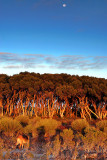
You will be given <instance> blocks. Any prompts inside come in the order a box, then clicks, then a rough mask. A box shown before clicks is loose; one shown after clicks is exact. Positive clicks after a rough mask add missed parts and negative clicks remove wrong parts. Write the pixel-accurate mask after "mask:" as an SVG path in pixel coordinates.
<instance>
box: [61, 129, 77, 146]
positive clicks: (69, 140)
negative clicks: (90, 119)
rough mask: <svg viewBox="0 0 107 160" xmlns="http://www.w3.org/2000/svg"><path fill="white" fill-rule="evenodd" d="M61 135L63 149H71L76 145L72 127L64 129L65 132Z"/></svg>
mask: <svg viewBox="0 0 107 160" xmlns="http://www.w3.org/2000/svg"><path fill="white" fill-rule="evenodd" d="M60 136H61V137H62V138H63V145H62V147H63V149H71V148H73V147H74V145H75V142H74V141H73V138H74V135H73V131H72V130H71V129H64V130H63V132H61V133H60Z"/></svg>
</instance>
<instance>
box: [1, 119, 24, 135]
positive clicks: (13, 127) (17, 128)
mask: <svg viewBox="0 0 107 160" xmlns="http://www.w3.org/2000/svg"><path fill="white" fill-rule="evenodd" d="M0 131H1V132H3V133H5V134H6V135H9V136H13V135H14V134H15V133H21V132H22V126H21V124H20V123H19V122H18V121H17V120H13V119H12V118H9V117H5V118H2V119H1V120H0Z"/></svg>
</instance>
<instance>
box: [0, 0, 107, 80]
mask: <svg viewBox="0 0 107 160" xmlns="http://www.w3.org/2000/svg"><path fill="white" fill-rule="evenodd" d="M24 71H28V72H35V73H40V74H43V73H67V74H71V75H79V76H82V75H88V76H92V77H101V78H106V79H107V0H0V74H7V75H13V74H18V73H20V72H24Z"/></svg>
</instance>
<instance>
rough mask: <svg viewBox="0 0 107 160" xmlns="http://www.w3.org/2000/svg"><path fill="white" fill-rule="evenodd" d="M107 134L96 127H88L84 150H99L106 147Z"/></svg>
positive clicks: (84, 137) (84, 138) (84, 139)
mask: <svg viewBox="0 0 107 160" xmlns="http://www.w3.org/2000/svg"><path fill="white" fill-rule="evenodd" d="M106 139H107V136H106V133H104V132H102V131H99V130H98V129H96V128H95V127H87V128H86V129H85V136H83V137H82V140H83V143H84V148H85V149H88V150H89V149H90V150H92V149H94V148H96V149H99V146H100V147H102V148H103V147H104V146H105V145H106Z"/></svg>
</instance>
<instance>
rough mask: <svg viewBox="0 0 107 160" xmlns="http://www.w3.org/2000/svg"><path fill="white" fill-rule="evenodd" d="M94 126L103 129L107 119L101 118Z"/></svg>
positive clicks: (106, 124) (106, 125)
mask: <svg viewBox="0 0 107 160" xmlns="http://www.w3.org/2000/svg"><path fill="white" fill-rule="evenodd" d="M96 127H97V128H99V129H100V130H101V131H104V128H105V127H107V120H102V121H99V122H97V123H96Z"/></svg>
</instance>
